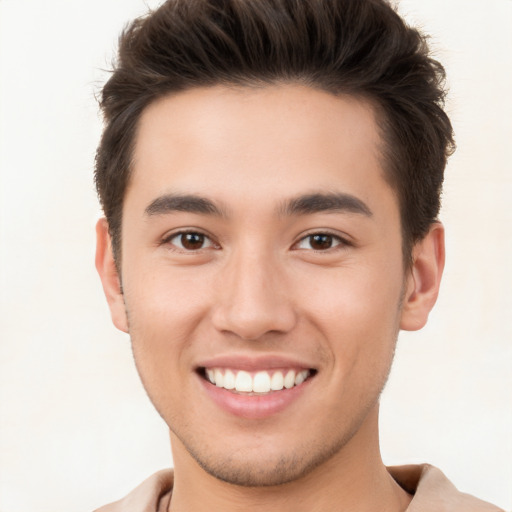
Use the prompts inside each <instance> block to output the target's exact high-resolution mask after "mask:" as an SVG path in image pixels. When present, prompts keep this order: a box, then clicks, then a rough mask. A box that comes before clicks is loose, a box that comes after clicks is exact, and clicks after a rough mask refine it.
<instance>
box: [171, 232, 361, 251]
mask: <svg viewBox="0 0 512 512" xmlns="http://www.w3.org/2000/svg"><path fill="white" fill-rule="evenodd" d="M183 235H197V236H199V237H202V239H203V240H204V241H206V240H208V241H209V245H208V246H207V247H200V248H198V249H187V248H185V247H183V246H182V247H177V246H176V245H175V244H174V243H172V240H173V239H175V238H178V237H182V236H183ZM315 236H324V237H329V238H331V239H332V241H333V243H335V245H333V246H331V247H328V248H326V249H314V248H311V249H306V248H300V247H298V246H299V245H300V244H301V243H302V242H304V241H306V240H308V239H310V243H311V239H312V237H315ZM161 243H162V245H168V246H170V248H171V249H172V250H173V251H177V252H182V253H189V254H197V253H199V252H201V251H202V250H204V249H210V248H212V247H213V248H216V249H219V248H220V245H219V244H217V243H216V242H215V241H214V240H212V238H211V237H210V236H209V235H207V234H206V233H203V232H201V231H199V230H192V229H184V230H182V231H178V232H176V233H171V234H170V235H169V236H167V237H165V238H164V239H163V240H162V242H161ZM182 245H183V244H182ZM352 245H353V244H352V243H350V242H349V241H348V240H346V239H345V238H343V237H341V236H340V235H337V234H334V233H331V232H330V231H314V232H312V233H308V234H306V235H304V236H302V237H301V238H300V239H299V240H298V241H297V242H295V243H294V244H293V246H292V248H295V250H305V251H312V252H315V253H327V252H332V250H340V249H343V248H345V247H350V246H352Z"/></svg>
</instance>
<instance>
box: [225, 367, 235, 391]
mask: <svg viewBox="0 0 512 512" xmlns="http://www.w3.org/2000/svg"><path fill="white" fill-rule="evenodd" d="M224 388H225V389H235V374H234V373H233V372H232V371H231V370H226V373H225V374H224Z"/></svg>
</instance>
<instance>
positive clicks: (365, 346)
mask: <svg viewBox="0 0 512 512" xmlns="http://www.w3.org/2000/svg"><path fill="white" fill-rule="evenodd" d="M401 289H402V274H401V268H399V267H397V268H395V269H393V270H392V273H389V272H380V271H378V269H375V270H373V271H372V269H370V268H366V269H365V268H362V269H361V268H360V269H357V270H356V269H348V268H344V269H339V272H335V273H329V274H328V275H327V274H326V275H324V276H321V275H318V276H317V278H316V279H315V280H314V286H309V287H307V289H306V290H304V289H303V301H304V304H306V305H307V306H306V307H305V308H304V313H303V314H304V316H307V317H309V321H310V322H311V323H314V324H315V325H316V328H317V329H318V330H319V331H320V332H321V333H322V335H323V338H324V340H326V345H327V349H328V350H329V351H330V352H331V358H330V359H331V361H333V366H334V371H335V372H339V373H340V374H344V375H345V378H346V376H347V374H351V375H352V374H353V373H358V374H368V373H374V372H375V371H378V370H379V368H380V367H382V371H387V369H385V368H384V367H386V366H388V365H389V360H390V359H391V358H392V354H393V352H394V346H395V342H396V338H397V335H398V327H399V319H400V297H401ZM382 371H381V372H380V373H382Z"/></svg>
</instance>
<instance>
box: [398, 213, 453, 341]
mask: <svg viewBox="0 0 512 512" xmlns="http://www.w3.org/2000/svg"><path fill="white" fill-rule="evenodd" d="M412 258H413V263H412V267H411V268H410V270H409V272H408V275H407V278H406V283H405V295H404V299H403V305H402V316H401V321H400V329H403V330H405V331H417V330H418V329H421V328H422V327H423V326H424V325H425V324H426V323H427V319H428V315H429V313H430V310H431V309H432V308H433V307H434V304H435V303H436V300H437V295H438V293H439V285H440V284H441V276H442V274H443V269H444V258H445V250H444V227H443V225H442V224H441V223H440V222H435V223H434V224H433V225H432V226H431V228H430V230H429V232H428V233H427V234H426V236H425V237H424V238H423V239H422V240H420V241H419V242H417V243H416V245H415V246H414V248H413V251H412Z"/></svg>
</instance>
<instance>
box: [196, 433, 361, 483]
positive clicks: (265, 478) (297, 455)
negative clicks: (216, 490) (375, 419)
mask: <svg viewBox="0 0 512 512" xmlns="http://www.w3.org/2000/svg"><path fill="white" fill-rule="evenodd" d="M350 437H351V436H347V437H345V438H341V439H338V440H336V442H335V443H333V444H332V445H324V446H318V445H316V446H311V445H310V446H296V447H293V448H292V447H289V448H288V449H287V450H286V451H283V450H279V447H277V446H274V447H275V448H278V450H268V449H267V450H265V449H262V448H261V447H260V448H259V449H253V450H252V451H249V450H243V449H242V450H233V451H234V453H230V454H229V455H227V453H229V452H228V451H220V450H219V452H218V453H211V452H210V453H205V450H196V449H195V447H192V448H191V447H190V446H186V449H187V451H188V453H189V454H190V455H192V457H193V458H194V459H195V461H196V462H197V463H198V464H199V466H201V468H202V469H203V470H204V471H205V472H206V473H208V474H209V475H211V476H213V477H214V478H216V479H218V480H222V481H224V482H227V483H229V484H232V485H237V486H241V487H274V486H279V485H284V484H288V483H291V482H295V481H297V480H300V479H302V478H304V477H306V476H307V475H308V474H310V473H311V472H313V471H314V470H315V469H316V468H318V467H319V466H321V465H323V464H325V463H326V462H327V461H329V460H330V459H331V458H333V457H335V456H336V454H338V453H339V452H340V451H341V450H342V448H343V447H344V446H345V444H346V443H347V442H348V441H349V440H350ZM269 448H270V447H269Z"/></svg>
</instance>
